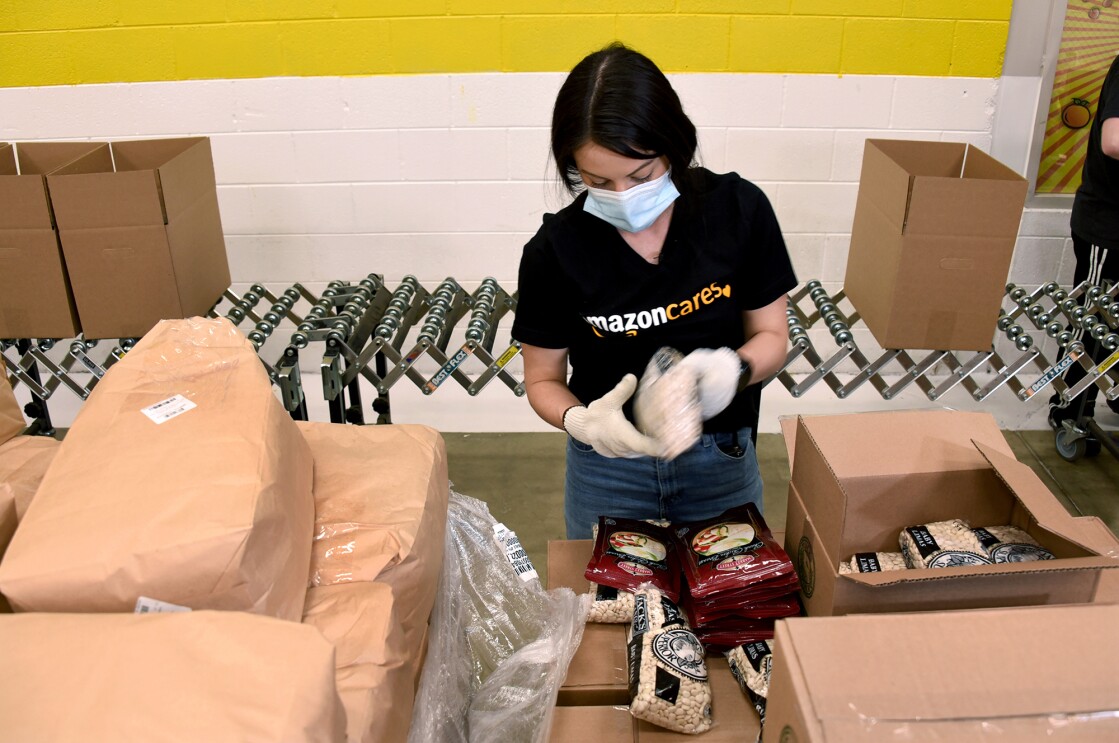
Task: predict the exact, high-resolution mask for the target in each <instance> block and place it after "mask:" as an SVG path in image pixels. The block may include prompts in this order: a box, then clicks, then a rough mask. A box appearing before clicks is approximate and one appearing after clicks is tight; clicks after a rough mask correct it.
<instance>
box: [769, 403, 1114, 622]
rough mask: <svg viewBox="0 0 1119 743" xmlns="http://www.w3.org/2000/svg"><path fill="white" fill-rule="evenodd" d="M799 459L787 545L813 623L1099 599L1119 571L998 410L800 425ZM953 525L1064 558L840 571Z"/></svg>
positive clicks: (815, 420)
mask: <svg viewBox="0 0 1119 743" xmlns="http://www.w3.org/2000/svg"><path fill="white" fill-rule="evenodd" d="M795 454H796V456H795V458H794V459H793V472H792V478H791V481H790V484H789V503H788V515H787V520H786V527H785V528H786V533H785V549H786V551H787V552H788V553H789V555H790V557H792V558H793V561H794V564H795V565H796V567H797V572H798V574H799V575H800V579H801V599H802V600H803V602H804V606H805V611H806V613H807V614H808V616H824V615H833V614H853V613H869V612H898V611H903V612H908V611H929V610H940V609H971V608H983V607H998V606H1020V605H1031V604H1076V603H1084V602H1091V601H1094V600H1096V598H1097V592H1098V591H1099V588H1100V585H1101V573H1102V572H1103V571H1104V570H1106V569H1111V568H1115V567H1119V550H1115V549H1113V548H1109V545H1108V544H1107V542H1106V540H1104V539H1102V538H1100V535H1098V534H1094V535H1092V534H1089V533H1088V532H1087V531H1086V524H1085V523H1084V522H1083V521H1081V520H1079V519H1074V518H1073V517H1071V516H1070V515H1069V514H1068V512H1067V511H1066V510H1065V508H1064V506H1062V505H1061V504H1060V502H1058V501H1057V500H1056V498H1054V497H1053V494H1052V493H1050V492H1049V490H1048V488H1046V487H1045V485H1044V483H1042V482H1041V480H1040V479H1038V477H1037V475H1036V474H1034V472H1033V470H1031V469H1030V468H1029V467H1028V466H1027V465H1025V464H1022V463H1021V462H1018V461H1017V460H1016V459H1015V458H1014V456H1013V452H1012V451H1011V450H1010V447H1009V446H1008V445H1007V443H1006V440H1005V439H1004V438H1003V436H1002V433H1001V431H999V429H998V426H997V424H996V422H995V420H994V418H993V417H991V416H990V415H988V414H985V413H964V412H957V411H939V410H932V411H898V412H888V413H858V414H853V415H839V416H817V417H801V418H799V419H798V421H797V428H796V442H795ZM952 518H962V519H965V520H966V521H967V522H968V523H969V524H971V525H972V526H974V527H979V526H993V525H1003V524H1012V525H1014V526H1018V527H1020V528H1022V529H1024V530H1026V531H1027V532H1028V533H1029V534H1030V535H1031V536H1033V537H1034V538H1035V539H1036V540H1037V541H1038V542H1039V543H1041V545H1042V546H1044V547H1046V548H1047V549H1049V551H1050V552H1052V553H1053V554H1054V555H1055V556H1056V557H1057V558H1058V559H1056V560H1046V561H1040V562H1025V563H1006V564H999V565H990V566H975V567H955V568H939V569H936V570H904V571H894V572H883V573H855V574H847V575H840V574H839V572H838V566H839V563H840V561H843V560H847V559H850V557H851V556H852V555H853V554H855V553H856V552H871V551H882V552H897V551H898V549H899V547H898V535H899V533H900V532H901V530H902V529H904V528H905V527H907V526H911V525H915V524H923V523H929V522H933V521H942V520H946V519H952Z"/></svg>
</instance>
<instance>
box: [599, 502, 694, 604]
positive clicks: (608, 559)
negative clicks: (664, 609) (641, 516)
mask: <svg viewBox="0 0 1119 743" xmlns="http://www.w3.org/2000/svg"><path fill="white" fill-rule="evenodd" d="M583 575H585V576H586V578H587V580H589V581H591V582H592V583H598V584H599V585H603V586H611V587H613V588H617V589H619V590H622V591H631V592H632V591H636V590H637V589H638V588H641V587H642V586H653V587H655V588H659V589H660V590H661V592H662V593H664V595H665V596H667V597H668V598H669V599H670V600H671V601H673V602H676V601H679V600H680V560H679V557H678V556H677V554H676V545H675V543H674V542H673V539H672V532H671V531H670V530H669V529H667V528H665V527H661V526H656V525H654V524H650V523H649V522H647V521H638V520H636V519H625V518H616V517H613V516H599V517H598V536H597V537H596V538H595V542H594V554H593V555H591V561H590V563H588V564H587V570H586V572H585V573H583Z"/></svg>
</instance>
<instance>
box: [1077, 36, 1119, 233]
mask: <svg viewBox="0 0 1119 743" xmlns="http://www.w3.org/2000/svg"><path fill="white" fill-rule="evenodd" d="M1116 116H1119V57H1116V58H1115V59H1114V60H1112V62H1111V68H1110V69H1109V70H1108V71H1107V77H1106V78H1104V81H1103V86H1102V87H1101V88H1100V99H1099V102H1098V103H1097V105H1096V118H1095V119H1094V120H1093V121H1092V128H1091V130H1090V131H1089V132H1088V152H1087V155H1086V156H1085V158H1084V170H1083V171H1082V173H1081V181H1080V188H1078V189H1077V190H1076V199H1075V200H1074V201H1073V205H1072V231H1073V232H1075V233H1076V234H1077V235H1079V236H1080V237H1083V238H1084V239H1086V240H1090V241H1091V242H1092V243H1094V244H1095V245H1099V246H1100V247H1102V248H1109V249H1111V248H1119V160H1116V159H1114V158H1111V157H1108V156H1107V155H1105V154H1104V153H1103V149H1102V147H1101V145H1100V139H1101V133H1102V131H1103V122H1104V121H1106V120H1107V119H1111V118H1114V117H1116Z"/></svg>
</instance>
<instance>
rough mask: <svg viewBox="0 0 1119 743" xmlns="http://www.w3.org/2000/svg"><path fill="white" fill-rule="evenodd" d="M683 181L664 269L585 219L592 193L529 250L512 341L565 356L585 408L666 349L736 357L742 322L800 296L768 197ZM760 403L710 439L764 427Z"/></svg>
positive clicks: (741, 398)
mask: <svg viewBox="0 0 1119 743" xmlns="http://www.w3.org/2000/svg"><path fill="white" fill-rule="evenodd" d="M686 177H687V178H688V179H689V183H688V187H687V188H682V189H681V191H682V192H684V194H685V195H683V196H681V197H680V198H679V199H677V201H676V205H675V207H674V210H673V214H672V221H671V223H670V225H669V229H668V235H667V237H666V238H665V243H664V248H663V249H662V251H661V254H660V259H659V262H658V263H657V264H651V263H648V262H647V261H645V259H643V258H642V257H641V256H639V255H638V254H637V253H636V252H635V251H634V250H633V249H632V248H631V247H630V246H629V244H628V243H626V242H625V240H624V239H622V236H621V235H620V234H618V231H617V229H615V228H614V227H612V226H611V225H610V224H608V223H607V222H605V221H603V220H601V219H599V218H598V217H595V216H592V215H590V214H588V213H586V212H585V211H583V203H584V201H585V200H586V198H587V195H586V193H583V194H580V195H579V197H578V198H576V199H575V201H574V202H573V203H571V204H570V205H568V206H567V207H565V208H563V209H561V210H560V211H559V212H558V213H556V214H554V215H553V214H548V215H545V217H544V223H543V225H542V226H541V227H540V230H539V231H538V232H537V233H536V235H535V236H534V237H533V238H532V239H531V240H530V241H529V242H528V244H527V245H525V248H524V253H523V255H522V257H521V266H520V276H519V281H518V290H519V292H520V296H519V299H518V302H517V311H516V316H515V318H514V321H513V337H514V338H516V339H517V340H519V341H520V342H522V343H527V344H529V345H533V346H541V347H544V348H566V349H568V353H569V359H570V363H571V378H570V380H569V382H568V384H569V386H570V388H571V391H572V392H573V393H574V394H575V396H576V397H578V398H579V400H581V401H582V402H583V403H585V404H588V403H590V402H593V401H594V400H597V399H598V398H600V397H602V396H603V395H604V394H606V393H607V392H609V391H610V390H611V389H613V388H614V386H615V385H616V384H617V383H618V382H619V381H620V380H621V378H622V377H623V376H624V375H625V374H627V373H633V374H635V375H637V377H638V378H640V377H641V374H642V373H643V372H644V370H645V365H646V364H647V363H648V361H649V359H650V358H651V357H652V355H653V353H655V352H656V351H657V349H659V348H661V347H662V346H671V347H672V348H675V349H676V350H678V351H680V352H681V353H684V354H687V353H689V352H690V351H693V350H695V349H697V348H720V347H723V346H726V347H729V348H738V347H739V346H741V345H742V344H743V343H745V341H746V337H745V330H744V328H743V322H742V312H743V311H744V310H753V309H758V308H761V307H765V306H766V305H768V304H771V303H772V302H774V301H775V300H777V299H779V298H780V297H781V296H782V295H784V294H787V293H788V292H789V291H791V290H792V289H793V288H794V287H795V286H796V276H795V275H794V273H793V267H792V263H791V262H790V260H789V254H788V251H787V250H786V249H785V241H784V239H783V238H782V236H781V229H780V227H779V226H778V224H777V216H776V215H775V214H774V213H773V207H772V206H770V203H769V200H768V199H767V198H766V197H765V194H764V193H762V191H761V189H759V188H758V187H757V186H755V185H754V184H753V183H751V182H749V181H747V180H744V179H743V178H741V177H740V176H738V174H736V173H727V174H725V175H716V174H714V173H712V172H710V171H708V170H705V169H703V168H693V169H691V170H689V171H688V174H687V176H686ZM760 398H761V389H760V387H759V386H758V385H751V386H750V387H748V388H747V389H746V390H744V391H743V392H742V393H741V394H739V395H738V396H737V397H736V398H735V400H734V401H733V402H732V403H731V405H730V406H728V408H727V409H726V410H725V411H723V412H722V413H720V414H719V415H717V416H715V417H714V418H712V419H711V420H709V421H707V423H706V424H705V430H707V431H732V430H736V429H738V428H741V427H743V426H755V427H756V425H757V418H758V403H759V401H760ZM626 414H627V415H631V410H630V407H629V406H628V405H627V408H626Z"/></svg>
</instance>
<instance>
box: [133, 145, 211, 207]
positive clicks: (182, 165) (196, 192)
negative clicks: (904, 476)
mask: <svg viewBox="0 0 1119 743" xmlns="http://www.w3.org/2000/svg"><path fill="white" fill-rule="evenodd" d="M112 146H113V157H114V159H115V161H116V168H117V172H118V173H123V172H128V171H133V170H136V171H140V170H146V171H154V172H155V177H156V182H157V184H158V186H159V189H160V194H161V198H162V200H163V211H164V221H170V220H172V219H173V218H174V217H176V216H178V215H180V214H183V213H184V212H186V211H187V210H188V209H189V208H190V207H191V205H192V204H194V203H195V202H196V201H198V200H199V199H200V198H203V197H204V196H206V195H207V194H213V192H214V165H213V157H212V154H211V152H210V140H209V139H207V138H205V137H187V138H183V139H155V140H137V141H132V142H114V143H113V145H112Z"/></svg>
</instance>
